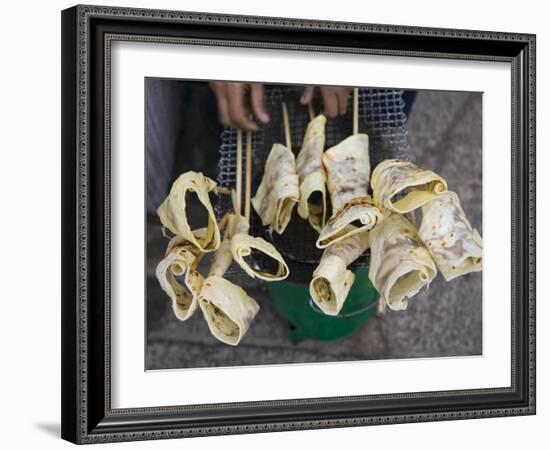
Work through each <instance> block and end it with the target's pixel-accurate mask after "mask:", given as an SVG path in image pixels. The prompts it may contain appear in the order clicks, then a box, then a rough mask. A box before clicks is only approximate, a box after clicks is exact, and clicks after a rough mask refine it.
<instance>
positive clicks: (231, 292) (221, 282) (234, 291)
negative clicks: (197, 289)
mask: <svg viewBox="0 0 550 450" xmlns="http://www.w3.org/2000/svg"><path fill="white" fill-rule="evenodd" d="M199 305H200V308H201V310H202V312H203V313H204V317H205V319H206V322H207V323H208V328H209V329H210V332H211V333H212V335H213V336H214V337H215V338H216V339H218V340H220V341H221V342H225V343H226V344H230V345H237V344H238V343H239V342H240V341H241V340H242V338H243V337H244V335H245V334H246V332H247V331H248V328H249V327H250V324H251V323H252V320H253V319H254V317H255V316H256V314H257V313H258V311H259V309H260V307H259V306H258V304H257V303H256V302H255V301H254V299H252V298H251V297H249V296H248V295H247V294H246V292H245V291H244V290H243V289H242V288H241V287H239V286H237V285H236V284H233V283H231V282H230V281H228V280H225V279H224V278H220V277H217V276H209V277H208V278H207V279H206V280H205V281H204V284H203V286H202V290H201V293H200V296H199Z"/></svg>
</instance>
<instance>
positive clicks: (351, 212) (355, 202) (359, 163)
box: [317, 134, 384, 248]
mask: <svg viewBox="0 0 550 450" xmlns="http://www.w3.org/2000/svg"><path fill="white" fill-rule="evenodd" d="M323 165H324V167H325V171H326V174H327V185H328V191H329V193H330V198H331V202H332V210H333V214H332V216H331V218H330V219H329V220H328V221H327V223H326V224H325V226H324V227H323V229H322V230H321V232H320V234H319V238H318V239H317V247H319V248H326V247H328V246H329V245H332V244H333V243H335V242H338V241H339V240H342V239H345V238H346V237H349V236H351V235H353V234H355V233H360V232H362V231H367V230H370V229H371V228H374V227H375V226H376V224H377V223H378V222H380V221H381V220H383V218H384V216H383V214H382V212H381V211H380V209H379V208H378V207H377V206H376V205H375V204H374V202H373V201H372V199H371V198H370V197H369V196H368V195H367V189H368V185H369V177H370V161H369V139H368V136H367V135H366V134H355V135H352V136H350V137H348V138H347V139H345V140H343V141H342V142H340V143H339V144H337V145H335V146H334V147H332V148H330V149H329V150H327V151H326V152H325V153H324V155H323ZM348 225H353V227H348Z"/></svg>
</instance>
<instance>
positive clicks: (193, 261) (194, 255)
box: [156, 229, 206, 320]
mask: <svg viewBox="0 0 550 450" xmlns="http://www.w3.org/2000/svg"><path fill="white" fill-rule="evenodd" d="M195 233H196V234H198V235H199V237H200V235H201V234H202V235H204V234H206V229H201V230H198V231H196V232H195ZM203 255H204V253H203V252H201V251H200V250H199V249H198V248H197V247H196V246H195V245H194V244H192V243H191V242H189V241H187V240H185V239H182V238H180V237H178V236H177V237H175V238H173V239H172V240H171V241H170V243H169V244H168V248H167V250H166V256H165V257H164V259H163V260H162V261H161V262H160V263H159V264H158V266H157V269H156V276H157V279H158V281H159V283H160V287H161V288H162V290H163V291H164V292H166V294H167V295H168V297H170V299H171V300H172V309H173V311H174V314H175V316H176V317H177V318H178V319H179V320H187V319H189V317H191V316H192V315H193V313H194V312H195V310H196V309H197V306H198V295H199V292H200V290H201V288H202V284H203V281H204V279H203V277H202V275H201V274H200V273H199V272H198V271H197V270H196V269H197V266H198V265H199V262H200V261H201V259H202V257H203ZM177 277H182V278H183V284H180V282H179V281H178V279H177Z"/></svg>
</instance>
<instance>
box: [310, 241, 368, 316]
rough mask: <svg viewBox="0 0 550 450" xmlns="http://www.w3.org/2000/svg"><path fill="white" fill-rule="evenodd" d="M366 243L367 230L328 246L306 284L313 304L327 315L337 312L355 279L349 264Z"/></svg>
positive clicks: (362, 251)
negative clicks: (309, 281) (308, 282)
mask: <svg viewBox="0 0 550 450" xmlns="http://www.w3.org/2000/svg"><path fill="white" fill-rule="evenodd" d="M368 246H369V232H368V231H362V232H360V233H358V234H351V236H350V237H347V238H345V239H344V240H341V241H338V242H336V243H334V244H333V245H331V246H330V247H327V248H326V249H325V251H324V252H323V256H322V257H321V261H320V263H319V265H318V266H317V268H316V269H315V272H313V279H312V280H311V283H310V285H309V293H310V295H311V298H312V299H313V301H314V302H315V304H316V305H317V306H318V307H319V308H320V309H321V310H322V311H323V312H324V313H325V314H328V315H330V316H335V315H337V314H338V313H339V312H340V310H341V309H342V307H343V306H344V302H345V301H346V298H347V296H348V293H349V290H350V289H351V286H352V285H353V282H354V281H355V275H354V274H353V272H352V271H351V270H348V266H349V265H350V264H351V263H352V262H354V261H355V260H356V259H357V258H359V256H361V255H362V254H363V253H364V252H365V250H367V248H368Z"/></svg>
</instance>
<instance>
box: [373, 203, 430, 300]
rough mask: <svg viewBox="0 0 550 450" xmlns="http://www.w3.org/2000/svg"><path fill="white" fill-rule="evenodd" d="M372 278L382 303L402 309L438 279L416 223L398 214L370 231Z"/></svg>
mask: <svg viewBox="0 0 550 450" xmlns="http://www.w3.org/2000/svg"><path fill="white" fill-rule="evenodd" d="M370 249H371V261H370V268H369V279H370V280H371V282H372V284H373V285H374V287H375V288H376V289H377V291H378V292H379V294H380V301H381V304H382V305H387V306H389V307H390V308H391V309H393V310H396V311H399V310H404V309H407V301H408V299H409V298H412V297H413V296H414V295H416V294H417V293H418V292H419V291H420V289H422V288H423V287H424V286H427V285H429V283H430V282H431V281H432V280H433V279H434V277H435V276H436V274H437V268H436V265H435V263H434V261H433V259H432V257H431V256H430V253H429V252H428V250H427V249H426V248H425V247H424V245H423V244H422V242H421V240H420V237H419V236H418V234H417V232H416V230H415V228H414V226H413V225H412V224H411V223H410V222H409V221H408V220H407V219H406V218H405V217H403V216H400V215H397V214H394V215H391V216H389V217H387V218H386V219H384V221H383V222H382V223H380V225H378V226H377V227H376V228H374V229H372V230H371V232H370Z"/></svg>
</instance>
